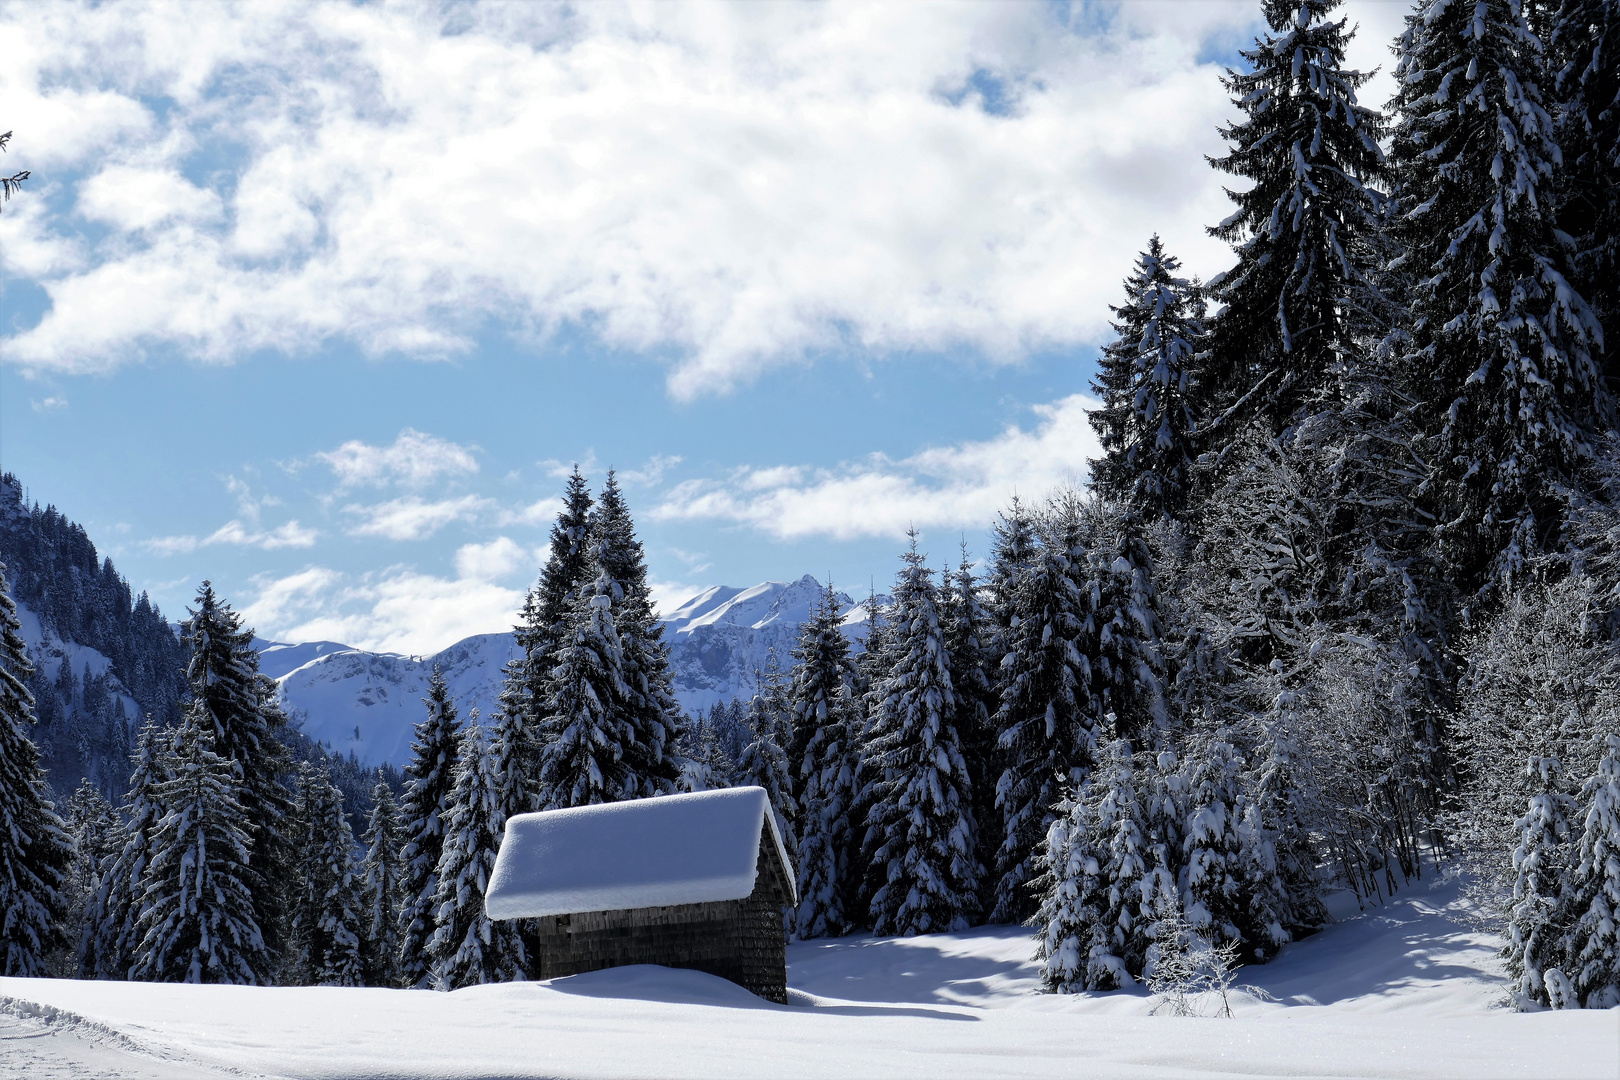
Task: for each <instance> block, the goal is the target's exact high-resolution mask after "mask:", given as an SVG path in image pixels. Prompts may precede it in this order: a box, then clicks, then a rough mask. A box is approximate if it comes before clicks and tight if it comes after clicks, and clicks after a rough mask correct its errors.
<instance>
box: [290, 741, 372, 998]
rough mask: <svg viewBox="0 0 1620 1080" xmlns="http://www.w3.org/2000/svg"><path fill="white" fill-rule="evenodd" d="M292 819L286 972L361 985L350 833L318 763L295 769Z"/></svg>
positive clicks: (337, 795)
mask: <svg viewBox="0 0 1620 1080" xmlns="http://www.w3.org/2000/svg"><path fill="white" fill-rule="evenodd" d="M293 822H294V824H295V829H296V837H295V841H294V849H295V851H296V854H297V865H298V870H299V877H298V889H297V892H296V893H295V895H294V899H293V903H292V905H291V908H292V921H291V925H290V928H289V930H290V932H289V943H290V946H291V949H290V952H291V956H290V957H289V961H290V962H289V963H288V965H287V970H288V975H289V976H290V978H291V981H293V982H295V983H298V984H301V985H306V986H361V985H364V982H365V970H364V956H363V941H362V936H361V935H362V930H363V929H364V919H363V914H362V913H363V907H362V904H361V898H360V875H359V871H358V868H357V867H356V866H355V862H354V833H353V831H352V830H351V829H350V828H349V820H348V818H347V817H345V816H344V813H343V793H342V792H341V791H339V790H338V789H337V787H336V786H335V785H334V784H333V783H332V777H331V772H330V770H329V769H328V767H327V766H326V765H325V764H324V763H323V764H321V765H320V766H319V767H316V766H314V765H311V764H309V763H308V762H306V763H305V764H304V765H302V766H301V767H300V768H299V772H298V797H297V801H296V803H295V812H294V814H293Z"/></svg>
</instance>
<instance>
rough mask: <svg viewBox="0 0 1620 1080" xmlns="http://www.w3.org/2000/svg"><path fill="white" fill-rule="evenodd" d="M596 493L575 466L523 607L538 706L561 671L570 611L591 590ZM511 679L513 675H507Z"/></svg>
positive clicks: (522, 636) (526, 663) (526, 675)
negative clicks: (542, 562)
mask: <svg viewBox="0 0 1620 1080" xmlns="http://www.w3.org/2000/svg"><path fill="white" fill-rule="evenodd" d="M593 505H594V503H593V501H592V499H591V490H590V487H589V485H587V484H586V483H585V478H584V477H583V476H581V475H580V472H579V466H578V465H575V466H574V471H573V473H572V474H571V475H570V476H569V477H568V486H567V488H566V489H565V490H564V492H563V507H562V509H561V510H560V511H558V513H557V520H556V521H555V522H553V523H552V526H551V553H550V555H548V556H547V558H546V565H545V566H544V567H542V568H541V570H540V580H539V582H537V583H536V584H535V587H534V588H533V589H530V590H529V594H528V596H527V597H526V598H525V599H524V602H523V611H522V613H521V615H520V616H519V621H518V626H517V629H516V637H517V642H518V644H519V645H520V646H522V648H523V669H522V679H523V682H524V685H525V687H526V689H527V691H528V697H529V699H530V701H531V702H533V703H534V704H535V706H536V707H538V706H539V704H540V703H541V702H543V701H544V700H545V698H546V694H547V689H546V681H547V678H548V676H549V674H550V672H551V669H552V668H553V667H555V666H556V662H557V658H556V652H557V650H558V649H559V648H561V647H562V646H563V645H564V644H566V643H567V636H568V634H567V621H568V612H569V610H570V608H571V606H572V604H573V602H574V598H575V596H576V594H577V593H578V592H579V590H580V589H581V588H582V587H583V588H586V589H589V588H590V585H591V582H592V580H593V578H594V575H593V573H592V570H591V546H590V517H591V507H592V506H593ZM508 677H509V678H510V675H509V676H508Z"/></svg>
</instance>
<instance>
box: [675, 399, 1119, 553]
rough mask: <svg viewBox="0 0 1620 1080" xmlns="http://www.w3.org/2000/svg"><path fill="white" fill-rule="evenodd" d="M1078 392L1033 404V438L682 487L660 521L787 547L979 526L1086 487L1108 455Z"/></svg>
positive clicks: (1017, 434) (1009, 432)
mask: <svg viewBox="0 0 1620 1080" xmlns="http://www.w3.org/2000/svg"><path fill="white" fill-rule="evenodd" d="M1096 407H1097V402H1096V401H1094V400H1092V399H1091V398H1087V397H1085V396H1083V395H1080V394H1075V395H1072V396H1070V397H1066V398H1062V399H1061V400H1058V401H1054V402H1052V403H1050V404H1047V405H1037V406H1035V409H1034V411H1035V414H1036V415H1037V416H1038V417H1039V422H1038V423H1037V424H1036V425H1035V427H1034V428H1033V429H1032V430H1028V431H1026V430H1024V429H1023V428H1021V427H1017V426H1010V427H1008V428H1007V429H1006V430H1005V431H1003V432H1002V433H1001V434H1000V435H998V436H996V437H995V438H993V439H987V440H985V441H983V442H968V443H962V444H960V445H957V446H945V447H934V448H930V449H926V450H922V451H920V452H918V453H916V454H913V455H911V456H910V457H908V458H905V459H903V460H900V461H892V460H890V459H888V458H886V457H884V456H882V455H880V454H878V455H873V456H872V457H871V458H870V459H869V460H867V461H866V462H863V463H859V464H851V465H846V466H844V467H842V468H839V469H810V468H808V467H800V466H793V467H781V466H778V467H774V468H760V469H747V468H745V469H740V470H738V471H737V472H736V473H734V474H733V475H731V476H730V477H728V478H726V479H724V480H689V481H687V482H685V483H682V484H678V485H676V486H675V487H674V488H673V489H672V490H671V491H670V493H669V495H668V497H667V498H666V499H665V500H664V502H662V503H660V504H659V505H658V506H656V507H654V508H653V510H652V517H653V518H654V519H655V520H660V521H682V520H684V521H691V520H721V521H735V522H740V523H742V524H745V525H748V526H751V527H752V528H754V529H756V530H758V531H759V532H762V533H765V534H767V535H770V536H775V537H778V538H780V539H789V540H791V539H798V538H801V537H806V536H828V537H832V538H834V539H838V540H850V539H855V538H857V537H866V536H880V537H899V536H903V535H904V534H905V532H906V530H907V529H908V528H910V527H912V526H916V527H917V528H918V529H930V528H979V527H983V525H984V524H985V523H986V522H988V521H990V520H992V519H993V518H994V516H995V514H996V512H997V511H998V510H1000V509H1002V508H1003V507H1004V506H1006V504H1007V501H1008V500H1009V499H1010V498H1011V497H1012V496H1013V495H1014V494H1015V493H1016V494H1021V495H1023V496H1025V497H1029V498H1041V497H1043V496H1045V495H1046V494H1048V493H1049V492H1051V491H1052V490H1054V489H1056V488H1058V487H1061V486H1064V485H1068V484H1076V483H1081V482H1083V481H1084V480H1085V478H1086V475H1087V469H1088V466H1087V462H1088V460H1089V459H1091V458H1095V457H1099V456H1101V453H1102V448H1101V446H1100V445H1099V444H1098V442H1097V437H1096V435H1095V434H1094V433H1093V432H1092V430H1091V425H1090V424H1089V423H1088V422H1087V420H1086V410H1087V409H1094V408H1096Z"/></svg>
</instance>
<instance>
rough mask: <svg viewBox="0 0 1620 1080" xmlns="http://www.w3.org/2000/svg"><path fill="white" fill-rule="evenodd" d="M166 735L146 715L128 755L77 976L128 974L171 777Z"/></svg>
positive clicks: (133, 958) (89, 914) (167, 733)
mask: <svg viewBox="0 0 1620 1080" xmlns="http://www.w3.org/2000/svg"><path fill="white" fill-rule="evenodd" d="M169 738H170V733H169V731H168V730H167V729H165V728H160V727H158V726H157V725H156V724H155V723H153V722H152V721H151V719H150V718H148V720H147V722H146V723H145V724H144V725H143V726H142V727H141V731H140V734H139V735H138V736H137V737H136V741H135V750H134V752H133V753H132V754H131V755H130V761H131V762H132V763H133V765H134V771H133V773H132V774H131V775H130V778H129V790H128V792H127V793H126V794H125V796H124V807H123V815H122V819H121V820H120V821H119V823H118V828H117V830H116V832H115V834H114V840H113V842H114V843H115V844H116V850H115V852H114V854H112V855H110V856H108V858H107V859H105V860H103V861H102V864H101V868H100V871H99V874H98V882H97V886H96V892H95V895H94V896H93V897H92V898H91V900H90V904H89V910H88V911H87V913H86V915H85V931H84V940H83V942H82V943H81V944H80V947H79V975H80V977H81V978H86V979H128V978H129V977H130V969H131V968H132V967H133V966H134V964H135V961H136V959H137V948H138V946H139V945H140V940H141V939H140V935H139V933H138V932H137V931H138V926H137V924H138V922H139V920H140V914H141V902H142V901H141V898H142V896H143V895H144V894H145V891H146V864H147V863H148V862H149V861H150V860H151V857H152V843H153V838H154V837H155V836H156V835H157V826H158V822H159V821H160V820H161V819H162V817H163V806H162V804H161V802H159V800H158V789H159V788H160V787H161V786H162V784H163V783H164V782H165V781H166V780H167V779H168V778H169V773H168V763H169V760H170V759H169Z"/></svg>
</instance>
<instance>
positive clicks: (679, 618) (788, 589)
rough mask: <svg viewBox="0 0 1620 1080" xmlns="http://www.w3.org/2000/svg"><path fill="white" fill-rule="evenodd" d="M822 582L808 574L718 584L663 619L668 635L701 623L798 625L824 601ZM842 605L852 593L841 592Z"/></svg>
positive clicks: (685, 631)
mask: <svg viewBox="0 0 1620 1080" xmlns="http://www.w3.org/2000/svg"><path fill="white" fill-rule="evenodd" d="M821 595H822V588H821V583H820V582H818V581H817V580H816V579H815V578H814V577H812V576H811V575H809V574H806V575H804V577H802V578H800V579H799V580H798V581H793V582H785V581H762V582H760V583H759V584H758V585H755V586H753V587H752V588H747V589H737V588H733V587H732V586H730V585H716V586H715V587H714V588H712V589H707V590H705V591H704V592H701V593H699V594H698V595H697V596H694V597H693V598H692V599H691V600H688V601H687V602H686V603H685V604H682V605H681V606H680V607H679V608H678V609H677V610H676V611H675V612H674V613H673V614H672V615H670V616H669V617H668V618H667V619H665V620H664V624H665V626H666V627H668V630H667V635H668V636H669V638H670V639H671V640H673V638H674V635H677V634H687V635H690V634H691V633H693V632H694V631H695V630H696V629H697V628H698V627H700V626H735V627H745V628H748V629H752V630H759V629H763V628H764V627H766V626H769V625H771V624H772V623H784V624H788V625H792V626H798V625H799V624H800V623H803V622H807V621H808V620H809V618H810V616H811V614H812V613H814V611H815V608H816V605H817V604H819V603H820V602H821ZM838 601H839V605H840V606H844V605H847V604H848V603H849V597H847V596H844V595H843V594H839V596H838Z"/></svg>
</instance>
